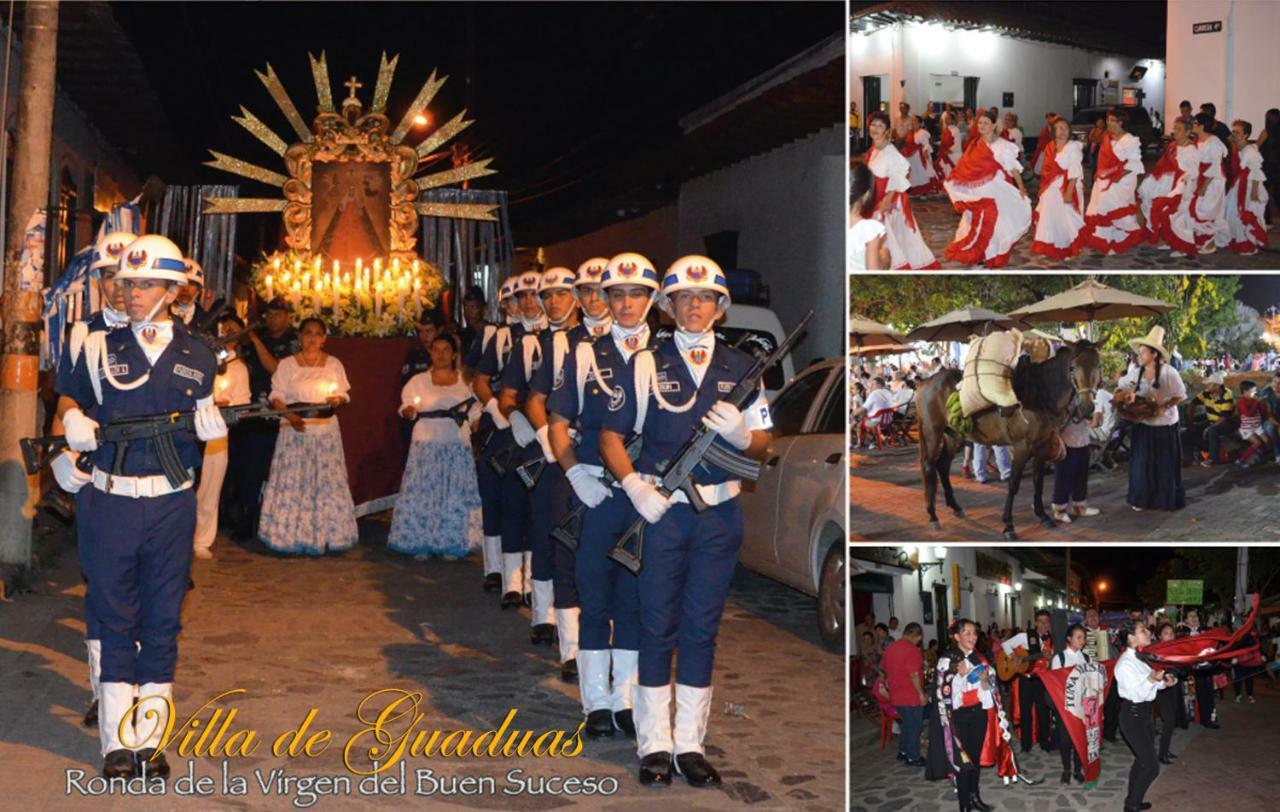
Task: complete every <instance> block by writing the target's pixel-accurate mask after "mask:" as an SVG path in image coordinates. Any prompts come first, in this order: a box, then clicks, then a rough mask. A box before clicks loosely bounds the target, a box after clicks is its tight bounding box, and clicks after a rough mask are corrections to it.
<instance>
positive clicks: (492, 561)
mask: <svg viewBox="0 0 1280 812" xmlns="http://www.w3.org/2000/svg"><path fill="white" fill-rule="evenodd" d="M480 549H481V553H482V554H483V556H484V574H485V575H491V574H493V573H495V572H502V536H485V537H484V544H483V545H482V546H481V548H480Z"/></svg>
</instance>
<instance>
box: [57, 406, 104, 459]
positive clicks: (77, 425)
mask: <svg viewBox="0 0 1280 812" xmlns="http://www.w3.org/2000/svg"><path fill="white" fill-rule="evenodd" d="M62 427H63V429H64V430H65V431H66V435H67V445H68V446H70V448H71V450H72V451H97V450H98V437H97V435H96V434H95V433H94V432H96V431H97V430H98V421H97V420H94V419H93V418H92V417H89V416H88V415H86V414H85V413H84V412H82V411H80V410H79V409H68V410H67V413H66V414H64V415H63V416H62Z"/></svg>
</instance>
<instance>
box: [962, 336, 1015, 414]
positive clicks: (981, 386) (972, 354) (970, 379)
mask: <svg viewBox="0 0 1280 812" xmlns="http://www.w3.org/2000/svg"><path fill="white" fill-rule="evenodd" d="M1021 354H1022V332H1021V331H1019V330H1005V331H1002V332H998V333H992V334H991V335H987V336H982V337H980V338H975V339H973V341H971V342H969V350H968V352H967V353H966V354H965V358H964V377H963V378H962V379H961V380H960V406H961V408H962V410H963V412H964V416H965V417H972V416H974V415H976V414H978V413H980V412H984V411H986V410H988V409H991V408H1000V409H1002V411H1003V412H1004V413H1008V412H1009V411H1011V410H1012V409H1013V407H1016V406H1017V405H1018V396H1017V395H1016V394H1014V391H1013V369H1014V365H1015V364H1016V363H1017V361H1018V356H1019V355H1021Z"/></svg>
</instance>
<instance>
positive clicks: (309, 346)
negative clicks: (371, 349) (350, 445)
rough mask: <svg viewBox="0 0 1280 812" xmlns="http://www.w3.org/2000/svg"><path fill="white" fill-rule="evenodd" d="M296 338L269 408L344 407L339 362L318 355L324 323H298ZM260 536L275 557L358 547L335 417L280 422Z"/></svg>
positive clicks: (275, 378)
mask: <svg viewBox="0 0 1280 812" xmlns="http://www.w3.org/2000/svg"><path fill="white" fill-rule="evenodd" d="M298 332H299V337H300V339H301V341H302V350H301V352H298V353H296V354H294V355H290V356H289V357H288V358H284V359H282V360H281V361H280V364H279V365H278V366H277V367H276V371H275V373H274V374H273V375H272V376H271V394H270V399H271V405H272V407H273V408H276V409H283V408H285V407H286V406H287V405H288V404H290V403H312V404H328V405H329V406H332V407H337V406H339V405H341V404H343V403H348V402H350V400H351V397H350V394H349V393H350V391H351V384H350V383H349V382H348V381H347V372H346V370H345V369H344V368H343V366H342V362H341V361H339V360H338V359H337V358H334V357H333V356H332V355H329V354H328V353H326V352H325V351H324V341H325V336H326V334H327V332H328V331H327V328H326V327H325V324H324V322H323V321H321V320H320V319H317V318H309V319H303V321H302V325H301V327H300V328H299V330H298ZM258 536H259V537H260V538H261V539H262V541H263V542H264V543H265V544H266V545H267V546H268V547H270V548H271V549H272V550H274V551H276V552H278V553H305V554H307V555H324V554H325V553H333V552H343V551H345V550H349V549H351V548H352V547H354V546H356V542H357V541H358V540H359V531H358V530H357V528H356V509H355V504H354V502H353V501H352V499H351V486H350V484H349V483H348V481H347V461H346V457H345V456H344V455H343V453H342V434H341V432H340V431H339V428H338V418H337V417H336V416H330V417H306V418H304V417H302V416H301V415H299V414H297V413H296V412H289V413H288V414H285V415H284V416H283V417H282V418H280V436H279V439H277V440H276V450H275V455H274V456H272V458H271V478H270V479H268V480H267V487H266V489H265V491H264V492H263V497H262V518H261V520H260V521H259V522H258Z"/></svg>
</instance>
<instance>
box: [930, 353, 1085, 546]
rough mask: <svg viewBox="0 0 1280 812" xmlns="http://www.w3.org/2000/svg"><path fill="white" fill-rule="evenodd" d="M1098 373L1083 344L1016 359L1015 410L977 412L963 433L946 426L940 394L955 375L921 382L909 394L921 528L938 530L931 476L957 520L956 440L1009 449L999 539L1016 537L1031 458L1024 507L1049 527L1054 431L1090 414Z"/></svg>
mask: <svg viewBox="0 0 1280 812" xmlns="http://www.w3.org/2000/svg"><path fill="white" fill-rule="evenodd" d="M1101 368H1102V356H1101V354H1100V353H1099V352H1098V348H1097V347H1096V346H1095V345H1094V344H1092V343H1090V342H1088V341H1083V340H1082V341H1079V342H1077V343H1075V344H1070V345H1068V346H1065V347H1062V348H1061V349H1059V350H1058V352H1057V353H1056V354H1055V355H1054V357H1053V358H1050V359H1049V360H1047V361H1044V362H1043V363H1039V364H1036V363H1032V362H1031V361H1030V360H1028V359H1027V358H1025V357H1024V358H1023V359H1022V360H1021V361H1019V363H1018V366H1017V368H1016V369H1015V370H1014V376H1013V390H1014V393H1015V394H1016V395H1017V396H1018V401H1019V402H1020V403H1021V406H1019V407H1015V410H1014V411H1013V413H1012V414H1011V415H1009V416H1005V415H1002V414H1001V412H1000V410H997V409H994V408H993V409H991V410H988V411H985V412H981V413H979V414H978V415H977V416H975V418H974V426H973V430H972V431H970V432H968V433H966V434H964V435H961V434H960V433H958V432H956V431H955V429H953V428H952V427H951V426H950V424H949V423H948V422H947V397H948V396H949V395H950V394H951V393H952V392H954V391H955V389H956V385H957V384H958V383H960V378H961V373H960V371H959V370H956V369H947V370H943V371H942V372H939V373H937V374H936V375H934V376H932V377H931V378H929V379H928V380H926V381H925V382H924V383H923V384H922V385H921V387H920V391H918V392H917V393H916V413H917V414H918V415H919V418H920V475H921V477H922V479H923V480H924V498H925V505H926V507H927V508H928V511H929V526H930V527H932V528H933V529H935V530H940V529H941V527H942V526H941V525H940V524H939V523H938V514H937V512H936V511H935V510H934V501H935V500H936V498H937V492H938V480H939V479H941V480H942V492H943V496H944V498H945V499H946V502H947V507H949V508H951V510H952V511H953V512H954V513H955V515H956V516H964V510H963V509H962V508H961V507H960V503H959V502H957V501H956V496H955V492H954V491H952V489H951V461H952V460H953V459H954V458H955V455H956V451H957V450H958V449H959V448H960V445H961V443H962V442H963V441H965V440H969V441H972V442H974V443H978V444H981V445H997V446H998V445H1006V446H1009V447H1010V450H1011V451H1012V452H1013V473H1012V475H1011V476H1010V477H1009V491H1008V494H1007V495H1006V496H1005V500H1004V513H1003V515H1002V518H1003V519H1004V537H1005V539H1006V540H1008V541H1016V540H1017V538H1018V537H1017V534H1016V533H1015V532H1014V529H1013V499H1014V497H1015V496H1017V494H1018V486H1019V485H1020V484H1021V482H1022V473H1023V469H1024V468H1025V467H1026V465H1027V462H1028V461H1029V460H1030V461H1034V467H1033V468H1032V475H1033V477H1034V483H1035V496H1034V498H1033V500H1032V506H1033V508H1034V510H1035V514H1036V516H1038V517H1039V518H1040V523H1041V524H1042V525H1044V526H1045V527H1053V526H1054V521H1053V519H1052V518H1051V517H1050V516H1049V514H1047V513H1046V512H1045V509H1044V476H1045V469H1046V463H1048V462H1049V461H1050V460H1051V459H1052V458H1053V455H1054V452H1055V450H1056V449H1057V447H1058V442H1059V441H1058V439H1057V434H1058V430H1059V429H1061V428H1062V427H1063V426H1064V425H1066V422H1067V420H1069V419H1073V418H1078V419H1084V420H1087V419H1089V418H1090V417H1091V416H1092V415H1093V394H1094V392H1096V391H1097V390H1098V385H1099V383H1100V381H1101Z"/></svg>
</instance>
